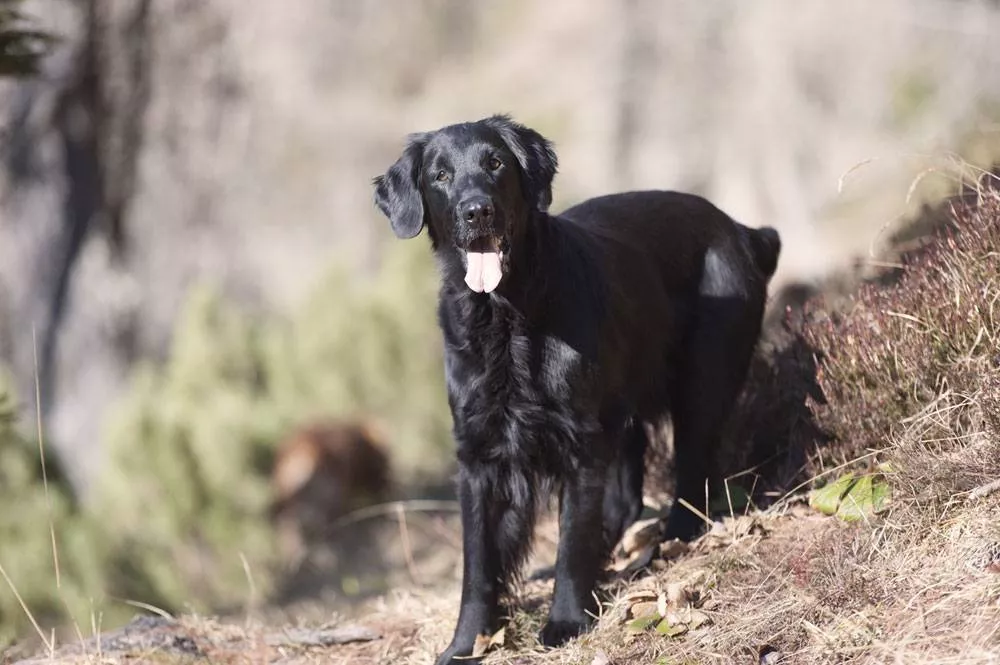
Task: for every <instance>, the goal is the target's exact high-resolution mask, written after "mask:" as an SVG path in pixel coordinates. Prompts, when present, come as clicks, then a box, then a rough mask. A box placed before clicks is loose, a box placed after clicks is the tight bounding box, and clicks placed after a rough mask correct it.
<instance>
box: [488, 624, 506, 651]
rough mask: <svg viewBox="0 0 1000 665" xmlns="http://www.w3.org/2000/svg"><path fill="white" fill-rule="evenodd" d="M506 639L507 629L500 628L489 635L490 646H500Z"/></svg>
mask: <svg viewBox="0 0 1000 665" xmlns="http://www.w3.org/2000/svg"><path fill="white" fill-rule="evenodd" d="M506 640H507V629H506V628H501V629H500V630H498V631H497V632H495V633H493V636H492V637H490V646H491V647H502V646H503V645H504V642H505V641H506Z"/></svg>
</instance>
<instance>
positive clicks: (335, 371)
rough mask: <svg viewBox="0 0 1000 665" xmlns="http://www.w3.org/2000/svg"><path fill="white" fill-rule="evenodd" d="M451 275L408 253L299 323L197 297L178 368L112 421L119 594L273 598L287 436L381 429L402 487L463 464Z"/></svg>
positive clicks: (299, 317) (210, 601) (156, 599)
mask: <svg viewBox="0 0 1000 665" xmlns="http://www.w3.org/2000/svg"><path fill="white" fill-rule="evenodd" d="M435 285H436V275H435V273H434V269H433V265H432V261H431V258H430V256H429V252H427V248H426V247H425V246H423V244H422V243H408V244H400V245H394V246H392V248H391V249H390V251H389V252H388V253H387V255H386V258H385V261H384V265H383V267H382V270H381V271H379V273H378V275H377V276H375V277H374V278H373V279H371V280H350V279H349V278H348V277H347V276H346V275H345V274H344V273H343V272H341V271H333V272H332V273H331V274H330V275H329V276H328V277H327V278H326V279H324V280H322V282H321V284H320V285H319V288H317V289H316V291H315V292H314V293H313V295H312V296H311V297H310V298H308V299H307V300H306V302H305V303H304V306H303V307H302V309H301V311H299V312H298V313H297V314H295V315H293V316H292V317H291V318H290V319H289V320H282V319H276V318H273V317H272V318H267V317H254V316H251V315H249V314H247V313H244V312H241V311H239V310H238V309H236V308H234V307H232V306H229V305H227V304H226V303H224V302H223V301H222V300H220V299H219V298H218V297H217V296H215V295H213V294H212V292H211V291H209V290H206V289H198V290H196V291H195V292H194V293H193V294H192V296H191V298H190V300H189V302H188V304H187V307H186V308H185V311H184V313H183V314H182V316H181V318H180V321H179V326H178V329H177V331H176V333H175V337H174V342H173V346H172V349H171V353H170V357H169V360H168V362H167V364H166V366H164V367H162V368H156V367H153V366H145V367H142V368H140V369H139V370H137V374H136V377H135V381H134V383H133V386H132V389H131V390H130V392H129V395H128V396H127V397H126V398H125V400H124V401H123V403H122V404H121V405H120V406H119V407H118V408H117V409H116V410H115V411H114V415H113V417H112V418H111V420H110V421H109V428H108V437H107V443H108V450H109V456H110V463H109V468H108V472H107V474H106V476H105V479H104V482H103V483H102V491H101V497H100V500H99V501H98V505H97V507H96V508H95V509H96V510H97V512H98V513H99V514H100V515H102V521H103V522H104V524H105V525H106V527H107V538H108V540H109V544H110V549H111V551H112V553H111V554H110V555H109V556H110V557H111V558H113V559H114V560H115V561H117V562H118V565H113V566H111V570H110V571H109V576H110V579H109V588H112V589H115V590H116V591H115V593H116V594H118V595H125V596H127V597H129V598H134V599H138V600H142V601H145V602H149V603H153V604H156V605H158V606H161V607H164V608H167V609H171V610H172V609H177V608H180V607H183V606H185V605H190V606H192V607H194V608H196V609H218V608H225V607H231V606H234V605H238V604H240V603H242V602H244V601H245V600H246V599H247V596H248V593H249V587H248V581H247V579H246V571H245V567H244V563H243V562H244V560H245V561H246V562H247V563H248V564H249V567H250V570H251V572H252V574H253V577H254V583H255V584H256V586H257V588H258V589H259V590H261V591H263V592H264V593H267V592H268V591H269V590H270V589H271V588H272V585H273V582H274V581H275V579H274V576H273V571H274V570H275V568H276V565H277V564H278V562H277V560H276V558H275V557H276V553H275V549H274V547H273V536H272V531H271V527H270V525H269V523H268V520H267V510H268V507H269V502H270V498H271V497H270V495H269V487H268V480H267V475H266V474H267V471H268V468H269V463H270V461H271V459H272V455H273V449H274V446H275V444H276V443H277V442H278V441H279V439H280V438H281V436H282V435H283V434H285V433H287V431H288V430H289V429H291V428H292V427H294V426H296V425H298V424H300V423H301V422H303V421H306V420H309V419H312V418H321V417H341V416H345V417H349V416H355V415H363V416H369V417H370V416H374V417H375V418H376V419H377V420H378V421H379V422H380V423H381V424H382V426H383V429H385V430H386V432H387V436H388V438H389V441H388V443H389V444H390V446H391V449H392V461H393V465H394V471H395V474H396V476H397V478H402V479H403V480H404V481H406V480H413V479H415V478H417V477H419V476H421V475H422V474H425V473H440V472H441V470H442V469H443V466H444V465H445V464H446V463H447V460H449V459H450V455H448V454H447V451H448V450H449V449H450V448H449V441H450V436H449V431H450V421H449V418H448V412H447V402H446V399H445V396H444V389H443V377H442V371H441V366H442V356H441V348H440V337H439V333H438V331H437V327H436V323H435V316H434V296H435Z"/></svg>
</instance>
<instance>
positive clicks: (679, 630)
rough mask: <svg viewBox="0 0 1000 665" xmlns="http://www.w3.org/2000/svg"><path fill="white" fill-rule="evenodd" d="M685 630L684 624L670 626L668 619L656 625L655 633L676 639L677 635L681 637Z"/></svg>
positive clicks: (686, 628)
mask: <svg viewBox="0 0 1000 665" xmlns="http://www.w3.org/2000/svg"><path fill="white" fill-rule="evenodd" d="M687 630H688V627H687V626H685V625H684V624H682V623H678V624H672V623H670V621H669V620H668V619H664V620H663V621H661V622H660V623H658V624H656V632H657V633H659V634H660V635H665V636H667V637H677V636H678V635H683V634H684V633H686V632H687Z"/></svg>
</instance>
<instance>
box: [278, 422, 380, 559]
mask: <svg viewBox="0 0 1000 665" xmlns="http://www.w3.org/2000/svg"><path fill="white" fill-rule="evenodd" d="M271 484H272V489H273V496H274V504H273V507H272V515H273V518H274V522H275V528H276V530H277V533H278V545H279V548H280V550H281V553H282V555H283V556H284V557H285V560H286V561H288V562H289V563H292V564H293V565H294V564H295V563H297V562H299V561H301V560H302V558H303V557H304V556H305V554H306V552H307V549H308V546H309V545H310V544H311V543H317V542H322V541H324V540H328V539H329V537H330V536H331V532H332V529H333V526H334V523H335V522H336V520H337V518H339V517H343V516H344V515H345V514H347V513H349V512H350V511H352V510H356V509H357V508H360V507H362V506H365V505H368V504H372V503H376V502H378V501H380V500H382V499H384V498H385V497H386V496H387V494H388V492H389V489H390V484H391V480H390V465H389V457H388V455H387V453H386V448H385V443H384V439H383V437H382V436H381V434H380V432H379V431H378V430H377V428H375V426H373V425H372V424H371V423H368V422H361V421H347V422H323V423H312V424H309V425H306V426H304V427H301V428H299V429H297V430H295V431H294V432H292V433H291V434H290V435H289V436H288V437H286V438H285V439H284V440H283V441H282V442H281V443H280V444H279V446H278V450H277V453H276V455H275V459H274V466H273V469H272V473H271Z"/></svg>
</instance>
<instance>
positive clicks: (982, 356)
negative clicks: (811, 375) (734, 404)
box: [56, 180, 1000, 665]
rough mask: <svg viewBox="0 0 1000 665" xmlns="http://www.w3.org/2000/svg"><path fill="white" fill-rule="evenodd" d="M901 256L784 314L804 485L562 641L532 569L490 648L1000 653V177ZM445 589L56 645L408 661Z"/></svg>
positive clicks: (123, 652)
mask: <svg viewBox="0 0 1000 665" xmlns="http://www.w3.org/2000/svg"><path fill="white" fill-rule="evenodd" d="M984 184H992V183H990V182H988V181H986V180H984ZM904 263H905V266H904V267H901V268H899V269H898V270H895V271H891V272H890V273H887V274H885V275H882V276H881V278H880V279H879V280H878V281H877V282H872V283H868V284H865V285H863V286H862V287H861V288H860V289H859V290H857V291H856V292H854V293H853V294H851V295H850V297H849V298H847V299H846V301H845V302H843V303H841V304H840V305H839V306H837V307H836V308H833V307H825V306H824V305H823V303H822V302H815V301H814V302H811V303H810V304H809V305H808V306H807V308H806V310H805V315H804V316H801V317H794V318H789V319H788V321H787V322H786V324H785V336H784V340H785V342H784V344H785V347H784V348H787V347H788V345H792V344H794V343H796V340H798V341H799V342H801V341H805V342H807V343H808V344H809V345H811V346H812V348H815V349H816V353H817V364H816V367H817V377H816V379H817V383H818V386H819V388H820V389H821V393H820V394H818V395H816V396H814V397H809V398H807V400H806V402H807V403H806V404H805V407H806V412H805V416H804V415H803V413H801V412H794V413H793V414H792V416H793V417H795V418H802V417H808V418H811V419H813V420H814V421H815V425H816V426H817V427H818V428H819V430H822V431H823V432H824V433H825V437H824V438H823V440H822V444H820V442H815V443H816V445H814V446H813V447H812V448H810V449H808V450H806V451H805V452H804V453H803V458H804V459H805V460H806V461H805V463H804V465H803V468H802V469H801V471H802V474H803V475H805V476H808V482H806V483H804V484H803V485H802V486H801V487H798V488H793V489H792V490H791V491H789V492H787V493H786V494H784V495H782V496H780V497H771V498H770V499H767V497H762V499H764V500H768V501H769V503H770V506H769V507H768V508H767V509H766V510H762V511H760V510H748V511H747V514H744V515H741V514H738V513H737V514H733V515H730V516H729V517H725V518H723V519H722V520H721V521H720V522H718V523H716V524H715V525H714V526H713V528H712V529H711V531H710V533H708V534H707V535H706V536H704V537H703V538H702V539H701V540H699V541H698V542H696V543H695V544H694V545H693V546H691V547H690V548H683V547H677V546H672V545H669V546H664V549H663V554H664V557H665V558H664V560H662V561H657V562H655V563H654V565H653V567H652V569H651V570H650V571H648V574H638V575H636V576H634V577H633V578H631V579H625V580H620V581H618V582H615V583H613V584H611V585H610V586H608V587H607V588H606V589H605V590H604V592H603V595H602V600H603V601H604V604H603V611H602V615H601V617H600V620H599V622H598V625H597V627H596V629H595V631H594V632H593V633H591V634H589V635H587V636H584V637H582V638H580V639H578V640H576V641H574V642H573V643H571V644H570V645H568V646H567V647H565V648H563V649H559V650H552V651H544V650H542V649H541V648H540V647H539V646H538V643H537V640H536V639H535V634H536V632H537V630H538V628H539V627H540V624H541V621H542V620H543V618H544V616H545V610H546V604H547V602H548V599H549V598H550V594H551V582H545V581H533V582H529V583H527V584H526V585H525V586H524V588H523V589H522V592H521V594H520V597H519V600H518V603H517V605H516V606H515V607H513V608H512V620H511V622H510V625H509V626H508V627H507V629H506V630H505V631H504V633H503V634H502V635H498V636H496V639H495V640H494V641H496V642H501V641H502V642H503V648H497V647H496V646H495V645H494V646H493V647H491V648H490V649H489V650H488V653H487V658H486V663H492V664H494V665H501V664H504V665H506V664H511V665H512V664H513V663H528V662H530V663H543V664H544V663H579V664H580V665H587V664H590V665H595V664H599V663H636V662H645V663H657V664H662V665H671V664H677V665H680V664H682V663H684V664H687V663H731V662H734V661H737V662H761V663H767V664H769V665H771V664H774V663H779V662H781V663H867V662H905V663H917V664H921V663H928V664H929V663H956V664H957V663H984V664H985V663H992V662H995V660H996V657H997V654H998V653H1000V611H998V604H997V603H998V598H1000V527H998V526H997V521H996V519H995V515H996V511H997V509H998V508H1000V491H997V490H1000V193H998V191H997V190H996V189H995V188H994V189H988V188H984V189H983V190H982V191H980V192H979V193H978V196H976V197H975V200H974V201H972V200H971V199H968V198H967V199H966V200H965V203H956V205H955V206H954V208H953V212H952V214H951V218H950V223H949V224H948V226H947V227H946V228H945V229H944V230H943V231H942V232H941V233H940V234H939V235H938V236H937V237H936V238H935V239H934V240H933V241H931V242H929V243H928V244H927V246H925V247H922V248H920V249H918V250H916V251H913V252H911V253H910V254H909V255H908V256H906V257H905V260H904ZM781 351H782V347H781V345H779V346H778V348H777V349H776V350H775V353H777V354H778V355H780V353H781ZM787 366H788V365H785V364H782V363H781V362H772V363H770V364H768V365H767V367H770V368H771V369H772V370H774V371H776V372H779V374H780V371H782V370H781V368H782V367H787ZM796 367H797V368H798V369H797V370H796V371H801V364H799V365H796ZM760 371H761V372H762V371H763V370H760ZM758 378H759V377H758ZM777 379H780V376H777V377H772V380H777ZM751 392H752V391H751ZM748 422H750V423H758V424H759V423H760V422H761V421H760V420H756V421H755V420H753V419H750V420H748ZM748 434H750V435H753V434H755V433H754V432H748ZM775 499H776V500H775ZM824 513H831V514H832V515H827V514H824ZM552 536H553V534H552V533H551V527H548V528H547V529H546V532H545V533H543V534H542V542H543V543H549V544H551V539H552ZM438 547H439V548H449V547H453V546H452V545H449V544H447V543H446V542H445V541H440V542H439V544H438ZM640 549H641V548H640ZM457 600H458V590H457V587H455V586H454V585H450V586H448V587H447V588H443V589H442V588H421V587H419V586H417V587H415V588H411V589H409V590H400V591H398V592H395V593H393V594H390V595H389V596H388V597H386V598H385V599H384V600H383V601H382V602H381V603H379V604H376V606H375V609H374V611H373V612H372V613H371V614H369V615H366V616H363V617H360V618H358V619H357V620H356V622H353V623H349V622H346V621H344V620H338V619H337V618H336V617H332V618H331V617H327V618H328V619H330V620H329V621H326V622H325V623H324V622H323V621H318V622H314V623H313V624H311V625H310V626H305V627H303V626H296V627H292V626H287V625H282V624H278V623H274V622H270V623H268V622H262V621H259V620H255V619H253V618H251V617H246V618H245V619H241V620H230V621H216V620H208V619H204V618H199V617H196V616H188V617H184V618H181V619H178V620H173V619H155V620H154V619H145V620H143V621H140V622H139V623H137V624H134V625H133V626H132V628H131V629H129V630H127V631H125V632H120V633H116V634H111V635H105V636H103V637H102V638H101V639H99V640H91V641H90V642H87V643H84V644H79V645H75V646H73V647H69V648H67V649H66V650H64V651H62V652H60V653H59V654H58V657H57V658H56V660H57V661H59V662H97V661H96V660H95V658H96V656H97V654H98V653H100V654H101V662H124V661H126V660H129V661H130V662H134V660H135V659H138V660H140V661H144V660H145V661H151V662H202V661H204V662H227V663H228V662H232V663H237V662H249V661H251V660H253V661H254V662H288V663H291V662H325V663H330V662H333V663H352V664H362V663H404V664H406V663H413V664H414V665H415V664H417V663H424V662H428V661H429V660H430V659H431V657H432V655H433V654H434V653H435V652H436V651H437V650H439V649H440V648H441V647H442V646H444V645H445V644H446V642H447V640H448V638H449V635H450V630H451V628H452V626H453V621H454V619H455V613H456V611H457ZM344 640H346V641H348V642H350V643H349V644H339V642H341V641H344ZM484 646H485V645H484Z"/></svg>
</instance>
